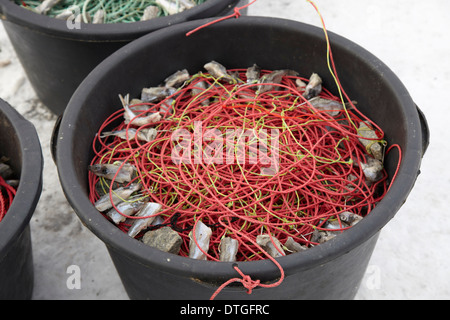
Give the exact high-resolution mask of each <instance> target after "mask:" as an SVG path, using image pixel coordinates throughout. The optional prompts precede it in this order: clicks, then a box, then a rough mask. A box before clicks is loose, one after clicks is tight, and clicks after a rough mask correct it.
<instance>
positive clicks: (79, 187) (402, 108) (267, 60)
mask: <svg viewBox="0 0 450 320" xmlns="http://www.w3.org/2000/svg"><path fill="white" fill-rule="evenodd" d="M206 21H209V20H202V21H195V22H188V23H184V24H179V25H176V26H173V27H170V28H166V29H164V30H160V31H157V32H154V33H152V34H151V35H149V36H145V37H143V38H141V39H138V40H136V41H134V42H133V43H131V44H129V45H128V46H126V47H124V48H123V49H121V50H119V51H118V52H116V53H115V54H113V55H112V56H111V57H109V58H108V59H107V60H105V61H104V62H103V63H101V64H100V65H99V66H98V67H97V68H96V69H95V70H94V71H93V72H92V73H91V74H90V75H89V76H88V77H87V78H86V79H85V81H84V82H83V83H82V85H81V86H80V87H79V88H78V90H77V91H76V93H75V94H74V96H73V97H72V99H71V101H70V103H69V105H68V107H67V109H66V111H65V113H64V116H63V118H62V120H61V123H60V126H59V129H58V128H55V129H57V130H58V134H57V135H55V141H54V143H56V147H55V149H56V150H54V151H55V158H56V163H57V166H58V171H59V177H60V181H61V184H62V187H63V189H64V192H65V195H66V197H67V199H68V201H69V202H70V204H71V205H72V207H73V208H74V210H75V211H76V213H77V214H78V216H79V218H80V219H81V220H82V221H83V223H84V224H85V225H86V226H87V227H88V228H89V229H90V230H91V231H92V232H93V233H95V234H96V235H97V236H98V237H99V238H100V239H101V240H102V241H103V242H104V243H105V244H106V246H107V248H108V250H109V253H110V255H111V257H112V260H113V261H114V264H115V266H116V268H117V270H118V272H119V275H120V277H121V279H122V282H123V284H124V286H125V289H126V291H127V292H128V295H129V297H130V298H132V299H208V298H210V296H211V295H212V294H213V292H215V290H216V289H217V288H218V286H219V285H221V284H222V283H224V282H225V281H227V280H229V279H230V278H236V277H240V276H239V274H238V273H237V272H236V271H235V269H233V264H231V263H223V262H212V261H198V260H193V259H189V258H183V257H180V256H177V255H172V254H168V253H163V252H161V251H158V250H156V249H153V248H150V247H148V246H146V245H145V244H143V243H141V242H139V241H136V240H134V239H132V238H130V237H129V236H128V235H127V234H125V233H123V232H122V231H120V230H119V229H118V228H117V227H116V226H115V225H113V224H112V223H110V222H109V221H107V220H106V219H105V218H104V217H103V216H102V215H101V214H99V213H98V211H97V210H96V209H95V208H94V206H93V205H92V204H91V203H90V201H89V199H88V175H87V166H88V164H89V162H90V160H91V159H92V158H93V152H92V151H91V149H92V148H91V146H92V140H93V138H94V135H95V134H96V132H97V130H98V129H99V127H100V125H101V123H103V121H104V120H105V119H106V118H107V117H108V116H109V115H110V114H111V113H112V112H113V111H115V110H113V108H114V106H115V107H117V108H120V104H118V94H119V93H122V94H126V93H130V96H132V97H134V96H138V94H139V93H140V91H141V89H142V88H143V87H148V86H155V85H158V84H159V83H160V82H161V81H163V79H165V78H166V77H167V76H169V75H171V74H173V73H174V72H175V71H177V70H181V69H183V68H187V69H188V70H189V72H191V73H192V74H194V73H196V72H198V71H199V70H203V65H204V64H205V63H206V62H209V61H211V60H216V61H219V62H220V63H222V64H224V65H225V66H227V67H228V68H244V67H247V66H251V65H253V64H254V63H256V64H258V65H259V66H263V67H264V68H266V69H268V70H279V69H285V68H287V69H293V70H297V71H298V72H300V74H303V75H310V74H311V73H312V72H317V73H319V74H320V75H322V76H323V78H324V85H325V86H326V87H327V88H329V89H331V90H333V88H334V89H336V86H335V85H334V81H333V79H332V77H331V75H330V73H329V71H328V67H327V61H326V42H325V39H324V34H323V31H322V30H321V29H319V28H316V27H312V26H309V25H305V24H302V23H299V22H294V21H289V20H283V19H275V18H262V17H241V18H239V19H233V20H227V21H223V22H220V23H217V24H214V25H212V26H209V27H207V28H206V29H203V30H201V31H199V32H197V33H195V34H193V35H192V36H190V37H186V36H185V34H186V32H187V31H189V30H191V29H193V28H195V27H197V26H199V25H202V24H204V23H205V22H206ZM330 38H331V42H332V47H333V55H334V59H335V62H336V65H337V71H338V74H339V76H340V79H341V82H342V84H343V87H344V88H345V90H346V91H347V93H348V94H349V96H350V97H351V98H352V99H355V100H357V101H358V106H359V107H360V109H361V111H363V112H364V113H366V114H367V115H368V116H370V117H371V118H372V120H374V121H375V122H376V123H378V124H379V125H380V126H381V128H382V129H383V130H384V131H385V133H386V138H387V140H388V141H389V143H391V144H394V143H397V144H399V145H400V146H401V148H402V150H403V160H402V163H401V166H400V169H399V172H398V176H397V178H396V180H395V183H393V184H392V186H391V189H390V191H389V192H388V194H387V195H386V196H385V198H384V199H383V200H382V201H381V202H380V203H379V204H378V206H377V207H376V208H375V210H373V211H372V212H371V214H370V215H369V216H368V217H366V218H365V219H364V220H363V221H362V222H360V223H359V224H357V225H356V226H354V227H353V228H352V229H350V230H348V231H346V232H344V233H343V234H340V235H339V236H337V237H335V238H334V239H332V240H330V241H328V242H326V243H324V244H321V245H319V246H316V247H314V248H311V249H308V250H307V251H305V252H302V253H298V254H291V255H288V256H285V257H282V258H279V259H278V261H279V263H280V264H281V266H282V267H283V269H284V271H285V273H286V278H285V280H284V281H283V282H282V284H281V285H279V286H277V287H274V288H260V287H258V288H256V289H254V290H253V292H252V294H251V295H248V294H247V291H246V289H244V288H243V286H242V285H241V284H237V285H235V286H228V287H226V288H225V289H223V291H222V292H221V293H220V294H219V295H218V296H217V299H352V298H354V296H355V294H356V292H357V290H358V287H359V285H360V282H361V280H362V277H363V275H364V272H365V270H366V267H367V265H368V262H369V259H370V257H371V254H372V252H373V249H374V247H375V245H376V242H377V238H378V235H379V232H380V230H381V229H382V228H383V226H384V225H385V224H386V223H388V221H389V220H390V219H392V218H393V217H394V215H395V214H396V213H397V211H398V210H399V209H400V207H401V206H402V204H403V203H404V202H405V201H406V198H407V196H408V194H409V192H410V190H411V189H412V188H413V186H414V183H415V181H416V178H417V176H418V174H419V168H420V164H421V159H422V156H423V154H424V153H425V150H426V147H427V145H428V128H427V123H426V120H425V118H424V117H423V115H422V114H421V112H419V110H418V108H417V107H416V105H415V104H414V102H413V100H412V99H411V97H410V95H409V94H408V92H407V90H406V89H405V87H404V86H403V85H402V83H401V82H400V81H399V79H398V78H397V77H396V76H395V75H394V74H393V73H392V71H391V70H390V69H389V68H388V67H387V66H386V65H384V64H383V63H382V62H381V61H379V60H378V59H377V58H376V57H374V56H373V55H372V54H371V53H369V52H367V51H366V50H364V49H363V48H361V47H359V46H358V45H356V44H355V43H353V42H350V41H349V40H346V39H345V38H342V37H340V36H338V35H336V34H333V33H330ZM143 70H145V71H143ZM374 102H376V103H377V108H372V107H371V106H373V104H374ZM91 106H95V108H96V109H95V112H93V111H92V107H91ZM397 162H398V156H397V155H395V152H392V153H390V154H389V156H388V158H387V159H386V168H387V170H388V173H389V174H390V175H391V176H392V175H393V173H394V171H395V169H396V166H397ZM238 266H239V268H240V269H241V270H242V272H243V273H244V274H246V275H250V276H251V278H252V279H254V280H261V281H262V282H266V283H267V282H268V283H271V282H274V281H276V280H277V279H278V278H279V277H280V272H279V270H278V268H277V267H276V266H275V265H274V264H273V262H271V261H269V260H262V261H253V262H240V263H238Z"/></svg>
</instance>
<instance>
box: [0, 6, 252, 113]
mask: <svg viewBox="0 0 450 320" xmlns="http://www.w3.org/2000/svg"><path fill="white" fill-rule="evenodd" d="M246 3H247V0H208V1H206V2H204V3H202V4H201V5H198V6H197V7H194V8H192V9H190V10H186V11H184V12H181V13H178V14H175V15H172V16H167V17H159V18H156V19H152V20H149V21H143V22H134V23H116V24H98V25H94V24H85V23H82V24H81V25H80V28H73V29H69V28H68V26H67V22H66V21H63V20H59V19H55V18H50V17H47V16H45V15H40V14H37V13H34V12H31V11H29V10H26V9H24V8H22V7H20V6H18V5H17V4H15V3H14V1H10V0H6V1H1V3H0V19H1V20H2V22H3V25H4V27H5V30H6V32H7V34H8V37H9V39H10V40H11V43H12V45H13V47H14V50H15V52H16V53H17V56H18V57H19V60H20V62H21V64H22V66H23V68H24V70H25V73H26V75H27V77H28V79H29V81H30V83H31V85H32V86H33V89H34V90H35V91H36V94H37V96H38V97H39V99H40V100H41V101H42V102H43V103H44V104H45V105H46V106H47V107H48V108H49V109H50V110H51V111H52V112H53V113H55V114H56V115H61V114H62V113H63V112H64V109H65V108H66V106H67V103H68V102H69V100H70V97H71V96H72V94H73V93H74V91H75V90H76V88H77V87H78V86H79V85H80V83H81V82H82V81H83V79H84V78H85V77H86V76H87V75H88V74H89V72H91V71H92V69H94V68H95V67H96V66H97V65H98V64H99V63H100V62H101V61H102V60H103V59H105V58H106V57H108V56H109V55H110V54H111V53H113V52H115V51H116V50H117V49H119V48H121V47H122V46H124V45H126V44H127V43H129V42H131V41H133V40H135V39H137V38H139V37H141V36H143V35H146V34H148V33H150V32H153V31H155V30H158V29H161V28H164V27H167V26H171V25H174V24H178V23H182V22H186V21H191V20H195V19H202V18H208V17H217V16H222V15H225V14H229V12H231V11H232V9H233V8H234V7H235V6H242V5H244V4H246Z"/></svg>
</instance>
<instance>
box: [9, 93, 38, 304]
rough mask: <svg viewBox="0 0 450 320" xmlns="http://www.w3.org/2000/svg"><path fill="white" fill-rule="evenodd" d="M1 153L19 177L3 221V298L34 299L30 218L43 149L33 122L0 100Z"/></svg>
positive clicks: (35, 196)
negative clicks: (17, 185) (12, 199)
mask: <svg viewBox="0 0 450 320" xmlns="http://www.w3.org/2000/svg"><path fill="white" fill-rule="evenodd" d="M0 153H1V154H2V155H3V156H5V157H7V158H9V161H8V165H10V166H11V168H12V169H13V171H14V174H15V175H16V177H15V178H17V179H19V180H20V184H19V187H18V189H17V193H16V196H15V198H14V201H13V203H12V204H11V206H10V208H9V210H8V212H7V214H6V216H5V217H4V218H3V220H2V221H1V222H0V300H5V299H14V300H16V299H23V300H25V299H31V296H32V292H33V280H34V271H33V255H32V245H31V234H30V226H29V222H30V219H31V217H32V215H33V213H34V210H35V208H36V205H37V203H38V201H39V198H40V196H41V191H42V166H43V160H42V152H41V145H40V142H39V139H38V135H37V132H36V129H35V128H34V126H33V125H32V124H31V123H30V122H29V121H27V120H25V119H24V118H23V117H22V116H21V115H20V114H19V113H17V111H16V110H14V109H13V108H12V107H11V106H10V105H8V104H7V103H6V102H4V101H3V100H0Z"/></svg>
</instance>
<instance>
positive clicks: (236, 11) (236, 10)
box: [234, 7, 242, 18]
mask: <svg viewBox="0 0 450 320" xmlns="http://www.w3.org/2000/svg"><path fill="white" fill-rule="evenodd" d="M241 9H242V8H238V7H234V15H235V16H236V18H239V17H240V16H241V11H240V10H241Z"/></svg>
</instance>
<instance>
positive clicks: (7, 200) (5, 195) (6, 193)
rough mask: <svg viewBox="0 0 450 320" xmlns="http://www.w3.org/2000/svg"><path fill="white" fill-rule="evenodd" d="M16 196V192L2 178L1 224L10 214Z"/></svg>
mask: <svg viewBox="0 0 450 320" xmlns="http://www.w3.org/2000/svg"><path fill="white" fill-rule="evenodd" d="M15 195H16V190H15V189H14V188H13V187H11V186H10V185H9V184H7V183H6V182H5V180H4V179H3V178H2V177H0V222H1V221H2V220H3V218H4V217H5V215H6V213H7V212H8V209H9V208H10V206H11V204H12V202H13V200H14V197H15Z"/></svg>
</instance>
